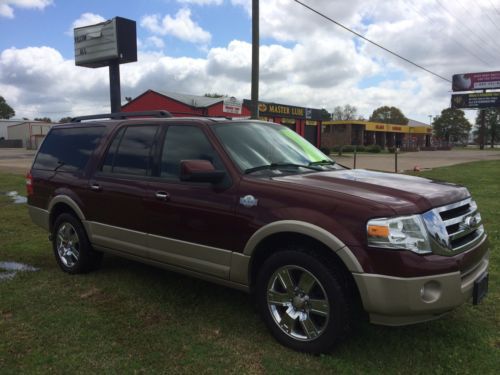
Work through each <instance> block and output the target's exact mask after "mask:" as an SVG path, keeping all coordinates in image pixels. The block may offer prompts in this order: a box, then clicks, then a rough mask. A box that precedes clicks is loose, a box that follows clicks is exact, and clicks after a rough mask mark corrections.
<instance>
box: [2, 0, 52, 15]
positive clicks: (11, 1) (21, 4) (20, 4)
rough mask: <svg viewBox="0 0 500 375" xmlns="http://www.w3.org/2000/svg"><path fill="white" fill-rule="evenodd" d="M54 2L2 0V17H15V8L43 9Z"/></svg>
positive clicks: (43, 0) (49, 0) (48, 0)
mask: <svg viewBox="0 0 500 375" xmlns="http://www.w3.org/2000/svg"><path fill="white" fill-rule="evenodd" d="M51 4H52V0H1V1H0V17H6V18H14V8H24V9H38V10H42V9H44V8H45V7H47V6H49V5H51Z"/></svg>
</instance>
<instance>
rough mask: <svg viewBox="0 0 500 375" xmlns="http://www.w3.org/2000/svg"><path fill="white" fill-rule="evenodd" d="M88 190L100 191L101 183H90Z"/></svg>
mask: <svg viewBox="0 0 500 375" xmlns="http://www.w3.org/2000/svg"><path fill="white" fill-rule="evenodd" d="M90 190H93V191H101V190H102V188H101V185H99V184H90Z"/></svg>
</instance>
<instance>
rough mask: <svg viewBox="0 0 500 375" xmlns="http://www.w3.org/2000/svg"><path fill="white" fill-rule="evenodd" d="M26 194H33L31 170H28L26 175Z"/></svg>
mask: <svg viewBox="0 0 500 375" xmlns="http://www.w3.org/2000/svg"><path fill="white" fill-rule="evenodd" d="M26 195H27V196H28V197H29V196H30V195H33V177H32V176H31V172H28V174H27V175H26Z"/></svg>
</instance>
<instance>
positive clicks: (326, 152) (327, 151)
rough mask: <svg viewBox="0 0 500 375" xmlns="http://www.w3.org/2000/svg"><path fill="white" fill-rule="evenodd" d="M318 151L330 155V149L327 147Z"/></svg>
mask: <svg viewBox="0 0 500 375" xmlns="http://www.w3.org/2000/svg"><path fill="white" fill-rule="evenodd" d="M319 150H320V151H321V152H322V153H323V154H325V155H330V149H329V148H328V147H320V148H319Z"/></svg>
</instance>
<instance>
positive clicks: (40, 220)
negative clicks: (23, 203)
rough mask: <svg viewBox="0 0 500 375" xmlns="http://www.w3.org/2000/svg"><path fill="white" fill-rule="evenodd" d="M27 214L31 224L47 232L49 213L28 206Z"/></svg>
mask: <svg viewBox="0 0 500 375" xmlns="http://www.w3.org/2000/svg"><path fill="white" fill-rule="evenodd" d="M28 213H29V215H30V217H31V220H32V221H33V223H35V224H36V225H38V226H40V227H42V228H43V229H45V230H46V231H49V227H50V226H49V217H50V214H49V211H47V210H44V209H41V208H38V207H35V206H29V205H28Z"/></svg>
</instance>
